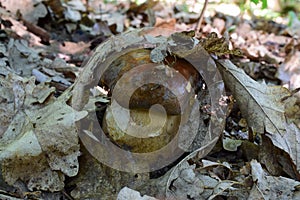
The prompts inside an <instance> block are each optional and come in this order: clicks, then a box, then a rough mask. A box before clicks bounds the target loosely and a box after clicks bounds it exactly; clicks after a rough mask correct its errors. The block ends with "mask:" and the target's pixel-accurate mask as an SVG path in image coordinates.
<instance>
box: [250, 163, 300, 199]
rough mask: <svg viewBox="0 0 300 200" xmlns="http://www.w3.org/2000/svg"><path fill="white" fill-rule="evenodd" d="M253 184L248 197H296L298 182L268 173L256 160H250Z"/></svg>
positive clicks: (299, 183)
mask: <svg viewBox="0 0 300 200" xmlns="http://www.w3.org/2000/svg"><path fill="white" fill-rule="evenodd" d="M250 165H251V173H252V176H253V181H254V183H255V184H254V185H253V187H252V189H251V192H250V195H249V197H250V198H249V199H297V198H296V196H297V195H298V197H299V194H297V193H299V192H298V191H297V190H298V189H297V187H299V185H300V182H298V181H295V180H293V179H288V178H285V177H281V176H280V177H274V176H270V175H268V174H267V173H266V172H265V171H264V170H263V168H262V166H261V165H260V163H258V162H257V161H256V160H252V161H251V162H250Z"/></svg>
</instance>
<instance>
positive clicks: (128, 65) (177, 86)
mask: <svg viewBox="0 0 300 200" xmlns="http://www.w3.org/2000/svg"><path fill="white" fill-rule="evenodd" d="M150 52H151V50H147V49H139V50H135V51H131V52H129V53H127V54H125V55H123V56H120V57H119V58H118V59H117V60H115V61H114V62H113V63H112V64H111V67H110V68H109V70H107V71H106V72H105V73H104V75H103V77H102V78H101V83H102V84H103V85H105V86H107V87H108V88H109V89H110V90H111V93H112V94H113V96H112V97H113V98H114V99H115V100H117V102H118V103H119V104H120V105H121V106H123V107H124V108H130V109H149V108H150V107H151V106H152V105H154V104H160V105H162V106H163V107H164V108H165V110H166V112H167V114H171V115H177V114H182V113H183V112H184V110H185V108H186V106H187V104H188V102H189V99H190V97H191V96H192V95H193V94H194V90H193V89H192V88H193V87H195V85H196V83H197V81H198V79H199V74H198V72H197V71H196V70H195V69H194V68H193V66H192V65H191V64H189V63H188V62H187V61H185V60H183V59H177V58H175V57H173V56H167V57H166V59H165V65H164V64H155V63H153V62H151V60H150ZM116 84H117V86H116Z"/></svg>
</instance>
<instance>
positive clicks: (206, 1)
mask: <svg viewBox="0 0 300 200" xmlns="http://www.w3.org/2000/svg"><path fill="white" fill-rule="evenodd" d="M207 4H208V0H205V2H204V5H203V8H202V10H201V13H200V16H199V20H198V23H197V26H196V29H195V34H196V35H198V33H199V32H200V29H201V24H202V22H203V17H204V12H205V10H206V7H207Z"/></svg>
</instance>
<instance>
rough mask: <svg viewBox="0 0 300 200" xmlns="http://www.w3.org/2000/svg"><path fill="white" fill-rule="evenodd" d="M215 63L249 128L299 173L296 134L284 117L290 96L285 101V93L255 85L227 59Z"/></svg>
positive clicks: (286, 93) (263, 85) (299, 135)
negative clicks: (268, 141)
mask: <svg viewBox="0 0 300 200" xmlns="http://www.w3.org/2000/svg"><path fill="white" fill-rule="evenodd" d="M217 63H218V67H219V70H220V72H221V74H222V76H223V79H224V82H225V84H226V86H227V87H228V88H229V89H230V90H231V92H232V93H233V95H234V97H235V99H236V101H237V103H238V105H239V108H240V110H241V112H242V114H243V116H244V117H245V118H246V119H247V123H248V125H249V127H251V128H252V129H253V130H254V131H255V132H258V133H266V134H267V136H268V137H269V138H270V139H271V140H272V142H273V144H274V145H275V146H277V147H278V148H280V149H282V150H284V151H285V152H287V153H288V154H289V155H290V156H291V158H292V160H293V162H294V164H295V165H296V166H297V169H298V170H299V160H300V157H299V153H298V152H299V138H300V132H299V129H298V128H297V127H296V126H295V125H294V124H292V123H289V122H288V120H287V119H286V116H285V112H286V110H287V109H288V107H290V106H291V105H290V102H294V99H293V98H292V97H291V98H285V97H287V96H291V95H290V92H289V90H288V89H286V88H284V87H281V86H267V85H266V84H263V83H258V82H256V81H254V80H253V79H251V78H250V77H248V76H247V75H246V74H245V73H244V71H243V70H241V69H239V68H237V67H236V66H235V65H234V64H233V63H231V62H230V61H229V60H218V61H217ZM282 99H285V100H284V101H283V100H282Z"/></svg>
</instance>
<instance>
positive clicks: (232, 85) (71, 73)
mask: <svg viewBox="0 0 300 200" xmlns="http://www.w3.org/2000/svg"><path fill="white" fill-rule="evenodd" d="M12 2H13V1H11V2H10V1H8V2H6V4H2V6H4V7H5V9H6V10H9V11H10V12H11V13H8V12H7V11H6V10H5V9H4V8H3V7H1V10H0V12H1V20H2V21H1V28H4V32H5V33H4V34H3V33H1V39H3V41H4V42H3V43H2V44H1V48H0V52H1V54H2V55H1V62H0V75H1V76H0V77H1V80H0V85H1V88H0V90H1V92H0V94H1V95H0V98H1V101H0V102H1V104H0V110H1V112H0V115H1V120H0V123H1V126H0V127H1V128H0V136H1V137H0V138H1V139H0V143H1V145H0V155H1V156H0V157H1V165H2V166H1V169H2V177H3V178H4V179H5V181H6V182H7V183H8V184H9V185H13V186H15V187H16V188H19V190H20V191H21V192H20V193H18V194H16V196H17V197H21V198H23V197H26V195H30V194H31V195H34V192H32V191H34V190H40V191H62V190H63V189H64V188H66V185H65V184H67V186H70V184H69V183H72V184H74V185H77V187H76V189H74V190H73V191H70V192H69V194H71V196H73V198H75V199H81V198H82V197H86V198H88V197H90V196H89V194H91V195H97V192H98V193H99V192H100V195H101V192H103V194H105V192H104V191H106V192H108V193H111V194H112V193H113V194H114V195H112V196H110V197H109V198H117V194H118V192H119V191H122V192H120V193H119V197H118V199H126V196H127V197H128V195H129V196H130V195H132V196H135V197H136V198H137V199H144V198H146V197H145V196H144V197H141V195H140V194H138V192H136V191H133V190H131V189H135V190H137V191H140V192H141V193H142V194H146V195H151V196H154V197H157V198H163V197H164V196H165V195H166V196H168V195H169V196H172V195H173V196H174V194H176V195H175V196H174V197H176V198H178V197H179V196H181V197H182V198H194V199H201V198H214V197H220V196H221V197H224V196H225V197H236V198H238V199H245V198H250V199H251V198H253V199H261V198H262V199H274V198H280V199H284V198H292V199H297V198H299V182H298V181H299V169H300V167H299V158H298V157H299V156H298V155H299V153H298V151H299V149H298V148H299V124H300V122H299V115H300V111H299V110H300V109H299V102H300V101H299V92H297V88H299V83H298V82H299V73H298V68H297V67H296V66H297V65H298V57H299V56H298V54H299V49H300V48H299V40H298V39H297V37H295V36H297V35H298V36H299V34H298V32H299V30H298V29H299V26H298V25H297V24H298V23H299V21H297V19H296V18H293V20H294V21H293V22H292V26H290V27H287V26H283V25H278V24H276V23H269V22H268V21H267V20H261V19H253V20H251V21H247V20H245V21H244V22H240V21H239V19H238V18H237V17H232V16H229V15H224V14H222V13H213V12H212V13H211V14H209V15H206V17H205V18H204V23H203V28H202V36H201V38H198V39H200V41H203V42H204V41H205V38H206V41H207V40H208V41H209V42H207V43H205V44H204V45H203V43H202V45H203V46H204V47H205V45H207V46H206V47H205V48H206V50H207V51H208V52H209V53H211V54H214V55H213V57H214V58H215V62H216V63H217V64H218V66H219V68H220V72H221V74H222V75H223V79H224V82H225V84H226V87H227V89H228V95H232V96H231V98H229V99H231V100H229V101H230V102H229V105H230V106H229V107H230V111H231V112H230V113H229V116H228V118H227V121H228V122H227V124H226V127H225V130H224V135H223V136H222V137H221V138H220V140H219V142H218V143H217V144H216V146H215V148H214V149H213V150H212V151H211V152H210V154H209V155H208V156H206V157H205V158H202V157H201V153H197V150H196V151H195V152H194V153H191V154H190V155H189V156H187V157H185V158H183V159H182V160H181V162H179V163H178V164H177V165H176V166H175V167H174V168H173V169H171V170H169V172H168V173H166V174H165V175H163V176H161V177H160V178H152V179H149V178H145V177H147V175H145V177H144V176H141V177H143V178H145V179H146V182H148V185H147V184H141V185H143V186H140V187H138V186H137V185H135V184H131V185H130V182H135V181H136V180H133V179H132V177H131V176H128V175H125V174H121V173H111V177H115V178H113V179H112V180H107V179H106V178H101V180H102V181H104V182H106V183H107V187H104V186H103V185H102V186H101V187H100V188H101V189H100V190H92V191H91V190H90V191H88V190H89V189H90V188H91V187H92V185H91V184H88V183H89V182H90V183H95V182H97V180H95V177H97V175H95V174H90V175H89V176H86V177H85V175H84V174H85V173H84V172H82V171H81V172H80V171H78V170H79V168H80V165H81V166H82V168H84V169H85V170H86V172H87V171H89V170H91V171H93V170H95V171H97V170H96V169H97V167H98V166H99V164H98V163H94V162H92V161H90V158H87V156H82V158H83V157H84V158H85V159H86V160H85V161H89V162H87V163H94V164H92V165H91V166H89V168H88V167H87V166H86V165H85V162H80V161H78V157H79V156H80V155H81V154H80V151H83V152H84V153H85V154H88V153H87V152H85V151H84V150H82V149H80V146H79V140H78V136H77V127H76V125H75V122H77V121H80V120H81V119H83V118H84V117H85V116H86V115H87V112H85V111H81V112H78V111H76V110H74V109H73V108H71V107H70V106H69V100H70V98H71V94H70V90H69V89H68V88H70V89H72V86H70V85H71V84H72V83H74V81H75V80H76V79H77V78H78V77H80V75H79V72H80V71H81V69H80V68H79V67H78V66H80V65H81V64H82V63H84V59H85V58H87V57H88V56H89V55H88V54H89V50H86V48H87V47H89V45H90V44H91V38H93V39H94V38H96V37H98V38H96V39H97V40H94V41H93V42H94V43H93V45H97V44H99V43H101V42H102V41H103V40H104V39H105V38H107V37H108V36H110V35H112V34H116V33H122V32H123V31H124V30H126V29H128V28H131V27H130V26H132V27H137V28H138V27H143V26H147V25H149V24H156V26H157V27H159V26H160V27H168V28H172V29H173V28H177V30H181V31H186V30H187V29H188V30H191V28H192V25H193V23H195V19H196V18H197V17H195V16H197V14H196V15H195V13H190V12H186V11H185V10H184V7H181V8H179V7H178V6H177V8H176V9H178V8H179V12H178V10H177V11H176V12H177V13H174V10H173V9H170V7H168V6H162V3H161V2H159V3H153V2H152V3H151V2H150V3H148V4H147V3H144V4H141V5H140V6H134V4H132V5H128V4H126V3H120V4H119V5H113V4H104V3H103V2H101V3H99V4H97V3H95V2H96V1H88V4H84V3H82V1H78V0H73V1H66V2H65V1H62V2H63V3H62V2H59V1H53V2H52V3H49V2H48V1H36V4H35V5H33V4H32V3H31V2H27V1H23V3H24V4H25V6H24V7H22V6H20V5H21V4H18V1H16V2H17V3H16V5H18V6H19V7H20V8H22V9H20V10H19V12H20V13H21V16H22V17H21V18H19V19H21V21H17V20H16V19H17V17H16V14H17V13H16V8H17V7H15V8H14V7H13V6H12V4H9V3H12ZM26 2H27V3H26ZM92 4H94V6H92ZM87 5H88V6H87ZM95 5H96V6H95ZM98 5H101V6H98ZM195 6H196V5H195ZM216 6H219V7H221V6H222V5H216ZM45 7H46V8H47V9H48V11H49V8H50V9H51V11H52V13H51V14H50V15H52V16H51V17H50V18H52V19H55V20H52V22H51V23H52V25H54V26H56V27H57V28H60V30H59V31H57V30H55V29H53V28H51V26H49V25H47V23H45V24H44V25H41V24H42V23H41V22H40V21H39V20H41V19H42V18H44V19H46V18H47V17H46V15H45ZM23 8H30V9H33V11H34V12H33V13H35V14H30V15H28V13H27V11H28V9H23ZM216 10H220V9H219V8H218V9H216ZM221 10H222V9H221ZM46 11H47V10H46ZM105 12H106V13H105ZM109 12H111V13H109ZM153 12H154V13H156V15H153V14H151V13H153ZM86 13H89V14H90V16H93V17H90V16H89V17H87V18H86V16H85V14H86ZM166 13H169V14H166ZM48 14H49V13H48ZM113 16H114V17H113ZM153 16H154V18H153ZM170 16H171V17H170ZM48 17H49V16H48ZM58 18H63V19H64V20H66V22H63V23H57V19H58ZM155 18H156V19H155ZM48 19H49V18H48ZM87 19H88V20H87ZM153 19H154V20H156V22H157V23H153ZM97 20H99V21H97ZM160 20H163V22H159V21H160ZM26 21H28V22H30V23H31V24H32V25H34V26H37V27H41V28H42V29H45V30H50V31H53V32H51V40H47V39H46V40H45V39H43V38H47V37H44V36H43V35H40V34H37V32H35V31H32V29H29V28H28V27H29V26H28V23H27V24H26ZM50 21H51V20H50ZM8 22H9V23H8ZM128 22H129V23H128ZM174 22H175V23H174ZM97 23H99V24H101V26H98V28H97V26H94V27H93V24H95V25H96V24H97ZM159 23H160V24H159ZM10 24H11V25H10ZM235 25H237V26H236V30H234V31H233V32H231V33H230V36H231V38H232V39H231V40H228V37H227V36H226V30H228V29H231V28H234V27H233V26H235ZM77 26H79V27H81V28H82V30H83V32H81V33H78V32H76V31H77V29H76V28H75V27H77ZM99 27H100V28H99ZM95 28H96V29H95ZM99 29H100V30H99ZM102 29H103V30H102ZM61 30H64V31H61ZM211 32H216V34H217V36H218V37H217V38H216V37H215V35H213V36H214V37H211V36H212V34H211ZM41 33H43V31H42V32H41ZM103 33H104V35H103ZM35 34H37V35H35ZM70 35H72V37H70ZM222 35H223V36H224V37H223V38H222V37H221V36H222ZM21 38H22V39H21ZM202 38H203V40H201V39H202ZM67 40H69V41H67ZM62 41H63V42H62ZM78 41H81V43H79V42H78ZM215 41H216V42H215ZM45 42H46V43H47V42H48V44H44V43H45ZM212 43H214V45H212ZM237 48H239V49H240V51H235V50H236V49H237ZM157 50H158V52H159V53H160V52H161V50H164V48H162V49H160V48H158V49H157ZM240 52H242V53H243V55H242V54H240ZM154 53H155V52H153V54H154ZM10 55H14V56H10ZM216 55H217V56H218V57H219V58H217V59H216V57H215V56H216ZM158 56H164V55H163V54H162V55H160V54H159V55H158ZM220 58H222V59H220ZM224 58H227V60H224ZM228 58H230V61H231V62H230V61H229V60H228ZM155 59H157V60H161V58H160V57H157V58H155ZM66 61H67V62H66ZM239 68H242V69H244V71H245V72H246V73H247V74H248V75H249V76H250V77H251V78H250V77H249V76H248V75H246V74H245V73H244V72H243V71H242V70H241V69H239ZM33 76H34V77H33ZM274 85H276V86H274ZM279 85H283V86H284V87H286V88H288V89H290V90H288V89H286V88H284V87H282V86H279ZM53 86H54V87H53ZM291 90H294V91H295V92H293V91H291ZM232 99H233V100H232ZM92 101H93V102H92ZM95 102H98V103H99V102H101V103H103V104H107V103H108V99H107V98H105V97H103V96H102V94H101V95H100V96H98V97H96V98H95V97H93V98H91V102H90V103H89V106H88V105H87V107H86V108H85V109H86V110H87V111H88V110H91V109H93V108H94V105H93V104H95ZM92 107H93V108H92ZM242 117H243V118H244V119H246V126H245V125H243V126H242V125H241V124H240V123H239V121H240V120H241V118H242ZM229 124H230V125H229ZM241 134H246V135H247V136H248V139H245V137H244V136H242V135H241ZM241 138H243V139H241ZM229 141H230V144H228V142H229ZM234 141H236V143H234ZM222 142H223V144H222ZM226 145H229V146H226ZM224 149H225V150H227V151H224ZM228 151H229V152H232V153H229V152H228ZM233 154H234V155H233ZM79 159H80V157H79ZM186 161H188V162H186ZM33 168H34V169H35V170H34V171H33V170H32V169H33ZM99 169H100V171H101V170H103V168H99ZM107 171H108V170H107ZM174 174H175V176H174ZM65 176H68V177H72V176H75V179H74V180H73V182H68V181H67V182H66V181H65V180H66V178H65ZM101 176H102V177H105V176H107V174H106V173H104V172H103V171H102V173H101ZM76 177H79V179H76ZM118 177H119V178H120V177H122V178H121V179H122V180H123V181H122V184H120V185H118V186H116V185H117V184H116V182H115V181H114V180H116V179H118ZM143 178H142V179H143ZM83 179H85V181H82V180H83ZM167 179H169V180H168V181H167ZM20 181H21V182H23V183H25V185H26V188H27V189H21V188H22V187H20ZM108 182H110V183H109V184H108ZM0 183H1V181H0ZM100 185H101V184H100ZM109 185H110V186H109ZM155 185H160V186H161V189H162V188H163V187H164V188H163V189H166V191H167V192H166V193H165V194H164V192H163V191H161V190H160V189H155V190H154V189H153V190H151V189H150V187H152V188H156V186H155ZM113 186H116V187H113ZM126 186H127V188H131V189H126ZM122 187H124V188H123V189H122V190H121V188H122ZM1 188H2V186H1V185H0V189H1ZM112 188H114V189H112ZM169 189H170V190H169ZM27 190H29V191H31V192H30V193H25V191H27ZM124 191H125V192H126V193H125V194H124ZM275 191H276V192H275ZM277 191H280V192H277ZM4 194H6V195H5V196H7V195H8V196H10V195H9V193H4ZM1 195H2V194H1ZM41 195H42V194H38V196H39V197H41ZM98 195H99V194H98ZM62 196H65V195H62ZM98 197H99V196H98ZM147 198H149V199H151V197H148V196H147Z"/></svg>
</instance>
